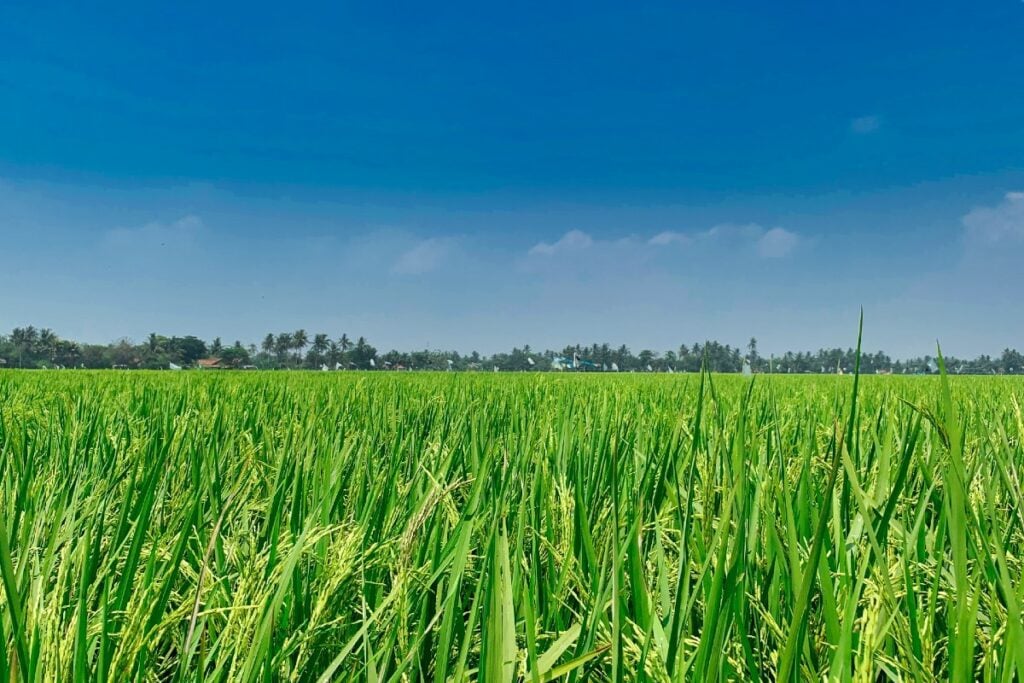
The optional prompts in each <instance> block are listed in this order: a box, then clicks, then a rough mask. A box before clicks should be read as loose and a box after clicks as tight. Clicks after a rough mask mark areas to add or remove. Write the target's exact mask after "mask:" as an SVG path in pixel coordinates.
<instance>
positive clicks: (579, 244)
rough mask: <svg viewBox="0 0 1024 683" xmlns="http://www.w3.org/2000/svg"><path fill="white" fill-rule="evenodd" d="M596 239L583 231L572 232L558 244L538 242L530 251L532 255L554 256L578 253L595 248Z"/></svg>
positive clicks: (563, 236) (566, 234)
mask: <svg viewBox="0 0 1024 683" xmlns="http://www.w3.org/2000/svg"><path fill="white" fill-rule="evenodd" d="M593 244H594V238H592V237H591V236H590V235H588V234H587V233H585V232H583V231H582V230H570V231H569V232H567V233H565V234H564V235H562V238H561V239H560V240H558V241H557V242H553V243H550V244H549V243H548V242H538V243H537V244H535V245H533V247H532V248H531V249H530V254H531V255H539V256H554V255H555V254H558V253H562V252H567V251H578V250H580V249H586V248H588V247H591V246H593Z"/></svg>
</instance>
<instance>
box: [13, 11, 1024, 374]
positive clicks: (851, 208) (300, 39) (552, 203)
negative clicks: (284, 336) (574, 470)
mask: <svg viewBox="0 0 1024 683" xmlns="http://www.w3.org/2000/svg"><path fill="white" fill-rule="evenodd" d="M143 5H147V4H146V3H126V2H100V3H90V4H88V5H86V4H83V3H49V2H39V1H37V2H20V1H19V0H13V1H11V0H8V1H7V2H5V3H3V4H2V5H0V250H2V253H0V328H2V329H9V328H11V327H13V326H15V325H23V324H29V323H31V324H35V325H37V326H49V327H53V328H54V329H55V330H57V331H58V333H60V334H62V335H64V336H68V337H73V338H79V339H84V340H89V341H109V340H111V339H114V338H118V337H121V336H128V337H131V338H135V339H141V338H142V337H143V336H144V335H145V334H147V333H148V332H150V331H154V330H155V331H159V332H166V333H194V334H198V335H201V336H204V337H207V338H210V337H213V336H217V335H219V336H222V337H224V338H225V339H226V340H233V339H235V338H240V339H242V340H243V341H256V340H258V339H259V338H261V337H262V335H263V334H264V333H265V332H267V331H271V330H273V331H278V330H286V329H294V328H297V327H304V328H306V329H307V330H309V331H311V332H313V331H324V332H327V333H328V334H331V335H332V336H334V335H340V334H341V333H342V332H347V333H348V334H350V335H353V334H355V335H358V334H365V335H366V336H368V337H369V338H370V339H371V341H373V342H374V343H376V344H377V346H378V347H381V348H391V347H398V348H420V347H424V346H430V347H445V348H457V349H460V350H463V351H469V350H472V349H477V350H480V351H484V352H487V351H495V350H500V349H505V348H508V347H510V346H512V345H521V344H523V343H530V344H532V345H534V346H552V347H560V346H562V345H564V344H566V343H575V342H583V343H589V342H591V341H607V342H610V343H613V344H619V343H626V344H629V345H630V346H631V347H633V348H634V349H635V350H638V349H640V348H645V347H649V348H653V349H657V350H666V349H669V348H675V347H676V346H678V344H679V343H680V342H685V343H687V344H690V343H692V342H694V341H699V340H703V339H706V338H717V339H720V340H722V341H723V342H729V343H733V344H742V343H745V341H746V340H747V339H748V338H749V337H750V336H751V335H755V336H757V337H758V339H759V340H760V341H761V346H762V348H763V350H765V351H768V352H772V351H782V350H785V349H789V348H794V349H800V348H803V349H813V348H817V347H819V346H833V345H841V346H848V345H851V344H852V343H853V342H854V341H855V334H856V319H857V312H858V310H859V308H860V307H861V306H863V307H864V309H865V317H866V332H865V338H866V343H867V345H868V346H870V347H872V348H878V347H882V348H885V349H886V350H888V351H890V352H891V353H894V354H898V355H909V354H923V353H927V352H929V351H930V350H931V349H932V348H933V345H934V340H935V339H936V338H938V339H940V340H941V341H942V342H943V346H944V348H945V349H946V350H947V351H948V352H951V353H956V354H972V355H973V354H976V353H998V352H999V351H1000V350H1001V349H1002V348H1003V347H1005V346H1013V345H1016V346H1018V347H1024V315H1022V313H1024V306H1022V304H1021V300H1020V296H1019V292H1020V291H1021V290H1022V288H1024V276H1022V275H1021V274H1020V272H1021V268H1020V265H1019V264H1020V263H1021V258H1022V257H1024V195H1021V194H1020V192H1022V191H1024V50H1021V49H1020V36H1021V35H1024V3H1022V2H1020V1H1019V0H1013V1H1010V0H993V1H989V2H984V3H967V2H959V3H953V2H939V3H914V2H911V3H898V6H894V4H893V3H879V2H866V3H838V2H807V3H802V2H798V3H786V4H785V7H784V8H780V7H779V6H778V3H776V4H771V3H762V2H715V3H712V2H701V3H675V2H671V3H669V2H665V3H660V2H652V3H602V2H586V3H582V2H581V3H572V2H568V3H554V4H552V3H543V4H542V3H522V4H517V5H515V6H508V7H493V6H489V4H488V3H468V2H466V3H463V2H451V3H415V4H414V3H365V4H364V5H363V6H356V5H349V6H343V5H341V4H338V3H332V4H330V5H328V4H327V3H324V4H323V5H322V6H313V5H310V6H308V7H303V6H300V3H272V4H271V3H267V4H264V3H253V2H246V3H231V2H225V3H214V4H211V3H198V2H181V3H173V4H172V3H167V6H164V7H148V6H143Z"/></svg>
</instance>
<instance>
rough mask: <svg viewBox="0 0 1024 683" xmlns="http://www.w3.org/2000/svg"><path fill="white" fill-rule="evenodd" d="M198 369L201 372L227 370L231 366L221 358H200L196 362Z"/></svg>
mask: <svg viewBox="0 0 1024 683" xmlns="http://www.w3.org/2000/svg"><path fill="white" fill-rule="evenodd" d="M196 367H198V368H199V369H200V370H227V369H228V368H230V367H231V366H230V365H228V364H227V363H225V362H224V361H222V360H221V359H220V358H200V359H199V360H197V361H196Z"/></svg>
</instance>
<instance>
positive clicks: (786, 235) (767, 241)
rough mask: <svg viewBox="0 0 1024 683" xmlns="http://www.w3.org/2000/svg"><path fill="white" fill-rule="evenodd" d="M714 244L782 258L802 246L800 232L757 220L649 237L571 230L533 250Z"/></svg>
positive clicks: (549, 253) (649, 248) (639, 249)
mask: <svg viewBox="0 0 1024 683" xmlns="http://www.w3.org/2000/svg"><path fill="white" fill-rule="evenodd" d="M712 244H717V245H720V246H722V247H732V248H744V249H749V248H750V247H751V246H752V247H753V248H754V251H755V252H756V254H757V255H758V256H760V257H762V258H781V257H783V256H788V255H789V254H791V253H792V252H793V250H794V249H796V248H797V246H799V244H800V236H799V235H798V234H797V233H795V232H792V231H790V230H787V229H785V228H781V227H774V228H764V227H762V226H761V225H759V224H757V223H722V224H719V225H716V226H713V227H711V228H709V229H707V230H701V231H693V232H683V231H678V230H663V231H662V232H659V233H657V234H655V235H653V236H651V237H649V238H646V239H644V238H639V237H636V236H633V235H629V236H626V237H621V238H618V239H608V240H597V239H594V238H592V237H591V236H590V235H588V234H587V233H585V232H583V231H582V230H571V231H569V232H567V233H565V235H563V236H562V238H561V239H559V240H557V241H556V242H540V243H538V244H536V245H534V246H533V247H532V248H531V249H530V251H529V254H530V255H531V256H540V257H545V258H550V257H552V256H554V255H556V254H563V253H569V252H579V251H583V250H587V249H594V250H599V251H601V252H606V251H617V252H618V253H626V252H628V253H637V252H648V253H655V250H656V249H659V250H660V249H666V248H669V247H686V246H695V245H712ZM598 248H600V249H598Z"/></svg>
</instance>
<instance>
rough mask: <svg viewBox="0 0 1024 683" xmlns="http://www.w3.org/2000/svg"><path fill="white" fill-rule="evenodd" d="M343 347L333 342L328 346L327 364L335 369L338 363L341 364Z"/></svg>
mask: <svg viewBox="0 0 1024 683" xmlns="http://www.w3.org/2000/svg"><path fill="white" fill-rule="evenodd" d="M341 355H342V354H341V346H339V345H338V342H336V341H332V342H331V343H330V344H328V346H327V364H328V365H330V366H331V368H332V369H333V368H334V367H335V366H336V365H337V364H338V363H340V362H341Z"/></svg>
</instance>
